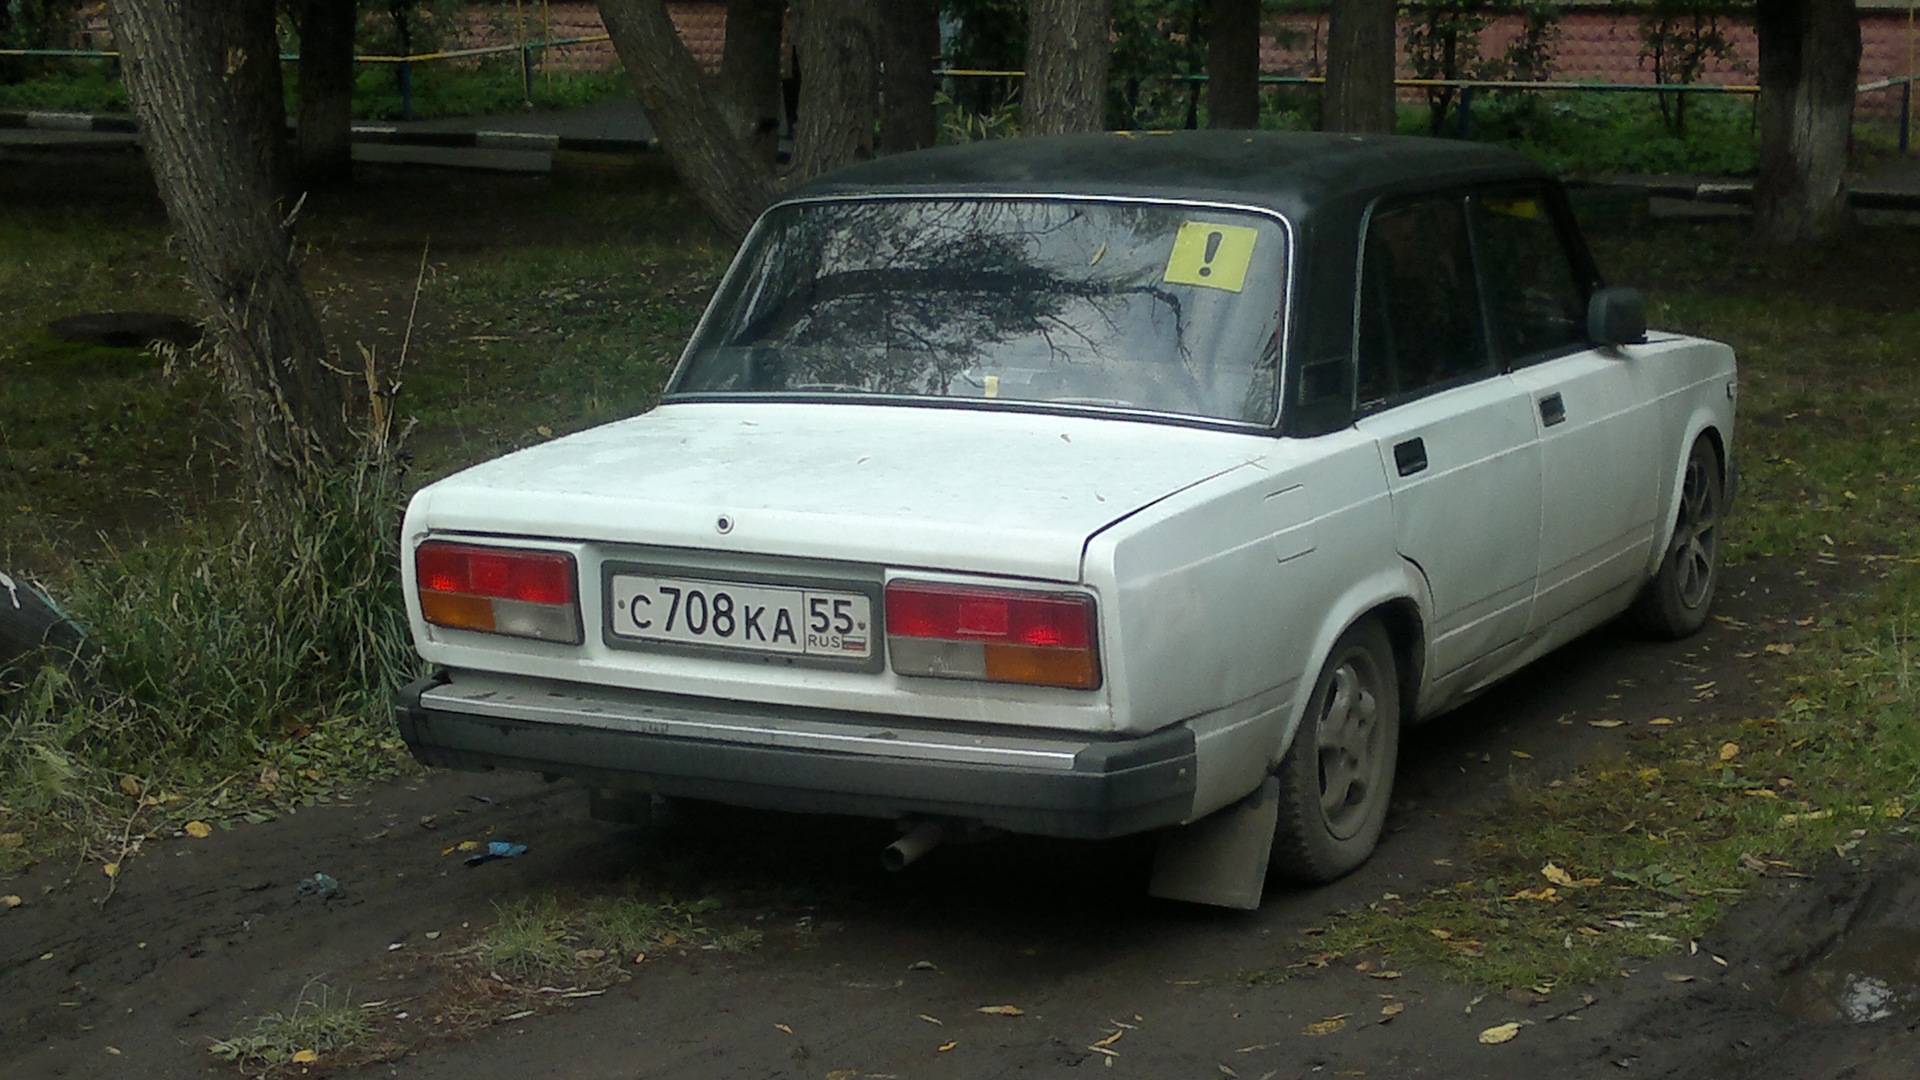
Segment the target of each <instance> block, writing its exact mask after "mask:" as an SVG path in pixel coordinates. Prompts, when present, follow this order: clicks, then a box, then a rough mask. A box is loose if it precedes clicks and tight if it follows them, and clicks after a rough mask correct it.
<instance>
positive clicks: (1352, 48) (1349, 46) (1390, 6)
mask: <svg viewBox="0 0 1920 1080" xmlns="http://www.w3.org/2000/svg"><path fill="white" fill-rule="evenodd" d="M1394 7H1395V5H1394V0H1333V11H1332V14H1331V15H1330V17H1329V19H1328V25H1327V90H1326V97H1325V99H1324V101H1325V105H1324V106H1323V108H1322V110H1321V116H1320V127H1321V130H1323V131H1359V132H1366V133H1370V134H1387V133H1391V132H1392V131H1393V127H1394V123H1393V121H1394V96H1393V68H1394V61H1395V60H1397V59H1398V58H1399V47H1398V42H1397V41H1396V39H1395V36H1394V29H1395V28H1394V18H1393V17H1394Z"/></svg>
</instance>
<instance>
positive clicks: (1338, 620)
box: [1270, 559, 1427, 765]
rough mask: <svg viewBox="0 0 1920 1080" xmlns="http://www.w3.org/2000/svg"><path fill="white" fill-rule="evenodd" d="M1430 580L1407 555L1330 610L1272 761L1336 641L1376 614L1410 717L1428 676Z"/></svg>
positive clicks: (1296, 724)
mask: <svg viewBox="0 0 1920 1080" xmlns="http://www.w3.org/2000/svg"><path fill="white" fill-rule="evenodd" d="M1426 597H1427V592H1426V580H1425V578H1424V577H1423V576H1422V575H1421V573H1420V570H1419V568H1418V567H1415V566H1413V565H1412V564H1411V563H1410V562H1408V561H1407V560H1405V559H1401V560H1399V561H1398V563H1397V565H1396V567H1395V569H1393V570H1383V571H1381V572H1380V573H1378V574H1373V575H1369V576H1368V577H1367V578H1365V579H1364V580H1362V581H1359V582H1356V583H1355V585H1354V587H1353V588H1351V589H1349V590H1347V592H1346V593H1344V594H1343V595H1342V596H1341V597H1340V599H1339V601H1338V602H1337V603H1336V604H1334V605H1333V606H1332V607H1331V608H1330V609H1329V610H1328V617H1327V618H1326V620H1325V621H1324V622H1323V623H1322V624H1321V628H1320V633H1319V634H1318V635H1317V636H1316V639H1315V641H1314V643H1313V649H1312V652H1311V655H1310V656H1309V657H1308V658H1307V659H1308V663H1307V665H1306V667H1305V669H1304V670H1302V671H1301V672H1299V673H1298V680H1299V681H1298V682H1297V683H1296V684H1295V685H1297V686H1299V687H1300V688H1301V689H1300V692H1299V693H1298V694H1296V695H1295V696H1294V702H1293V707H1292V709H1291V710H1289V714H1288V716H1287V722H1286V725H1285V727H1284V729H1283V730H1282V731H1281V737H1280V740H1279V742H1278V743H1277V744H1276V745H1275V746H1274V748H1273V759H1272V762H1271V763H1270V764H1271V765H1278V764H1279V762H1280V760H1281V759H1282V758H1283V757H1285V756H1286V753H1287V749H1288V747H1290V746H1292V745H1293V740H1294V737H1295V736H1296V735H1298V734H1299V732H1300V724H1301V721H1302V720H1303V719H1304V718H1305V716H1306V711H1307V700H1308V698H1310V697H1311V696H1312V692H1311V691H1312V687H1313V684H1314V682H1315V680H1316V679H1318V678H1319V675H1320V669H1321V668H1323V667H1325V666H1326V664H1327V658H1328V657H1329V656H1331V655H1332V654H1333V647H1334V646H1335V645H1336V644H1338V643H1339V641H1340V639H1341V637H1342V636H1344V635H1345V634H1346V633H1347V631H1349V630H1351V629H1353V627H1354V626H1356V625H1358V624H1359V623H1360V622H1362V621H1363V620H1366V619H1369V618H1377V619H1379V620H1380V622H1381V623H1382V625H1383V628H1384V629H1385V630H1386V632H1387V639H1388V640H1389V641H1390V642H1391V643H1392V645H1393V653H1394V656H1393V660H1394V667H1395V669H1396V671H1395V675H1396V677H1397V681H1398V682H1399V685H1400V715H1401V718H1402V719H1403V720H1405V719H1410V718H1411V717H1412V715H1413V714H1412V712H1411V711H1410V710H1412V709H1413V707H1414V701H1415V699H1417V697H1418V694H1419V689H1420V684H1421V681H1422V680H1423V679H1424V678H1425V677H1426V626H1427V618H1426V613H1425V611H1426V609H1425V607H1424V606H1423V602H1424V601H1425V600H1426Z"/></svg>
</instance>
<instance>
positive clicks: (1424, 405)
mask: <svg viewBox="0 0 1920 1080" xmlns="http://www.w3.org/2000/svg"><path fill="white" fill-rule="evenodd" d="M1366 230H1367V231H1366V239H1365V247H1364V249H1363V252H1362V258H1361V271H1360V282H1359V286H1360V296H1359V303H1358V307H1357V311H1358V316H1357V327H1356V334H1357V340H1356V358H1357V361H1358V364H1357V366H1358V380H1359V401H1360V411H1361V419H1360V420H1359V422H1358V426H1359V428H1360V430H1361V431H1363V432H1364V433H1366V434H1367V435H1369V436H1370V437H1372V438H1373V439H1374V440H1375V442H1376V444H1377V446H1378V450H1379V453H1380V457H1381V463H1382V465H1383V467H1384V468H1385V470H1386V475H1387V483H1388V487H1389V490H1390V491H1391V494H1392V503H1393V525H1394V537H1395V542H1396V544H1397V546H1398V548H1399V551H1400V554H1401V555H1402V556H1404V557H1405V558H1407V559H1409V560H1411V561H1412V562H1413V563H1415V564H1416V565H1418V566H1419V568H1420V571H1421V573H1422V574H1423V575H1424V576H1425V578H1426V581H1427V585H1428V588H1429V590H1430V592H1431V596H1432V610H1431V613H1430V615H1429V618H1430V620H1431V623H1430V626H1429V632H1428V642H1429V645H1428V648H1429V665H1430V666H1429V670H1428V674H1429V675H1430V676H1431V677H1432V678H1434V679H1444V678H1447V677H1448V676H1449V675H1453V674H1455V673H1458V672H1461V671H1462V670H1463V669H1466V668H1469V667H1470V666H1476V665H1477V663H1478V662H1482V661H1485V662H1486V663H1487V666H1489V667H1490V666H1491V665H1492V662H1493V661H1492V657H1493V654H1495V653H1497V652H1498V651H1499V650H1501V649H1502V647H1503V646H1506V645H1509V644H1511V643H1513V642H1515V641H1517V640H1519V639H1520V638H1521V637H1522V635H1524V634H1525V632H1526V629H1527V623H1528V615H1529V612H1530V609H1531V607H1532V603H1533V590H1534V575H1535V572H1536V570H1537V568H1538V558H1537V556H1538V545H1539V538H1540V465H1539V446H1538V434H1537V430H1536V428H1535V426H1534V422H1533V402H1532V399H1531V398H1530V397H1529V395H1528V394H1527V393H1526V392H1525V391H1523V390H1522V389H1521V388H1520V387H1518V386H1516V385H1515V384H1514V382H1513V380H1512V379H1510V378H1509V377H1508V376H1506V375H1505V374H1504V373H1502V372H1500V371H1499V370H1498V369H1497V367H1496V365H1495V363H1494V358H1493V353H1492V350H1491V348H1490V343H1489V341H1488V340H1487V335H1486V331H1485V327H1486V321H1485V318H1484V313H1483V311H1482V308H1481V298H1480V295H1479V288H1478V286H1477V283H1476V277H1475V274H1474V271H1473V260H1472V244H1471V239H1470V236H1471V234H1470V229H1469V226H1468V219H1467V202H1466V199H1465V198H1464V197H1462V196H1451V197H1429V198H1422V199H1417V200H1411V201H1402V202H1398V203H1388V204H1382V205H1381V206H1378V207H1376V208H1375V209H1374V211H1373V212H1372V213H1371V214H1370V215H1369V216H1368V222H1367V226H1366Z"/></svg>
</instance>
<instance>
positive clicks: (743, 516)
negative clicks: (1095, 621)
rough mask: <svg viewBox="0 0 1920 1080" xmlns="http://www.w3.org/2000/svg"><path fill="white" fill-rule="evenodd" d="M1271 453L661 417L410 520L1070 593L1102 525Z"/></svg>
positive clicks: (1057, 433)
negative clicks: (1051, 583)
mask: <svg viewBox="0 0 1920 1080" xmlns="http://www.w3.org/2000/svg"><path fill="white" fill-rule="evenodd" d="M1271 449H1272V442H1271V440H1270V439H1269V438H1268V437H1265V436H1260V435H1253V434H1240V433H1233V432H1221V431H1214V430H1204V429H1196V428H1188V427H1180V426H1175V425H1168V424H1158V423H1147V422H1133V421H1124V420H1107V419H1094V418H1085V417H1067V416H1047V415H1038V414H1034V413H1031V412H998V411H989V410H979V409H940V408H914V407H898V406H880V405H826V404H812V403H779V404H774V403H760V402H756V403H741V404H736V403H699V404H678V405H669V406H663V407H661V408H659V409H656V410H655V411H653V412H651V413H648V414H646V415H644V416H639V417H635V418H633V419H631V420H624V421H620V422H617V423H613V424H608V425H605V426H603V427H598V428H594V429H592V430H589V431H584V432H580V433H579V434H576V435H571V436H568V437H566V438H563V439H557V440H555V441H553V442H550V443H546V444H544V445H541V446H536V447H532V448H530V449H527V450H522V451H520V452H519V453H516V454H511V455H508V456H506V457H503V458H499V459H497V460H494V461H490V462H487V463H485V464H482V465H478V466H475V467H474V468H472V469H468V470H467V471H465V472H462V473H459V474H456V475H454V476H452V477H449V478H447V479H445V480H442V481H440V482H438V483H436V484H433V485H432V486H430V487H428V488H426V489H425V490H423V491H422V492H421V493H420V495H419V497H418V500H417V502H416V505H415V506H414V508H413V513H412V514H411V515H410V520H411V521H412V522H413V524H414V525H415V526H416V527H418V526H419V525H421V524H422V523H424V525H425V527H426V528H427V529H428V530H431V531H434V532H471V533H485V534H492V535H517V536H542V537H552V538H556V539H563V540H578V541H594V542H602V543H612V544H646V545H661V546H667V547H683V548H700V549H708V550H715V551H734V552H749V553H757V554H765V555H775V556H789V557H796V558H808V559H823V560H838V561H847V562H867V563H877V564H884V565H890V566H896V567H921V568H930V569H938V570H954V571H965V572H974V573H983V574H1002V575H1011V576H1017V577H1031V578H1042V579H1052V580H1074V579H1076V578H1077V577H1078V576H1079V573H1080V558H1081V552H1082V550H1083V549H1084V547H1085V544H1086V541H1087V538H1088V537H1090V536H1091V535H1093V534H1094V533H1096V532H1098V531H1099V530H1100V529H1102V528H1104V527H1105V526H1106V525H1108V524H1110V523H1111V522H1113V521H1115V520H1118V519H1119V518H1122V517H1125V516H1127V515H1128V514H1130V513H1132V512H1134V511H1135V510H1138V509H1139V508H1141V507H1143V506H1146V505H1148V504H1150V503H1152V502H1155V501H1157V500H1159V499H1162V498H1165V497H1166V496H1168V495H1170V494H1172V493H1174V492H1176V491H1179V490H1181V489H1182V488H1185V487H1189V486H1191V485H1193V484H1196V483H1199V482H1201V481H1203V480H1206V479H1209V478H1211V477H1214V476H1217V475H1219V474H1221V473H1223V472H1226V471H1228V470H1230V469H1233V468H1236V467H1238V466H1240V465H1242V464H1245V463H1247V462H1249V461H1252V460H1255V459H1258V458H1260V457H1262V456H1263V455H1265V454H1266V453H1267V452H1269V451H1270V450H1271ZM722 519H725V520H724V523H723V520H722Z"/></svg>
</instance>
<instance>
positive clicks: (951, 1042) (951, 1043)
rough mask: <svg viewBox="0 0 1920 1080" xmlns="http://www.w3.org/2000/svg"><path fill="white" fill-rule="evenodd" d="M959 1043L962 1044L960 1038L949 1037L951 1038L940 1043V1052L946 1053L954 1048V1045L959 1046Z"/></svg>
mask: <svg viewBox="0 0 1920 1080" xmlns="http://www.w3.org/2000/svg"><path fill="white" fill-rule="evenodd" d="M959 1045H960V1040H959V1039H949V1040H947V1041H946V1042H943V1043H941V1044H940V1052H941V1053H943V1054H944V1053H946V1052H947V1051H949V1050H951V1049H953V1048H954V1047H956V1046H959Z"/></svg>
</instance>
